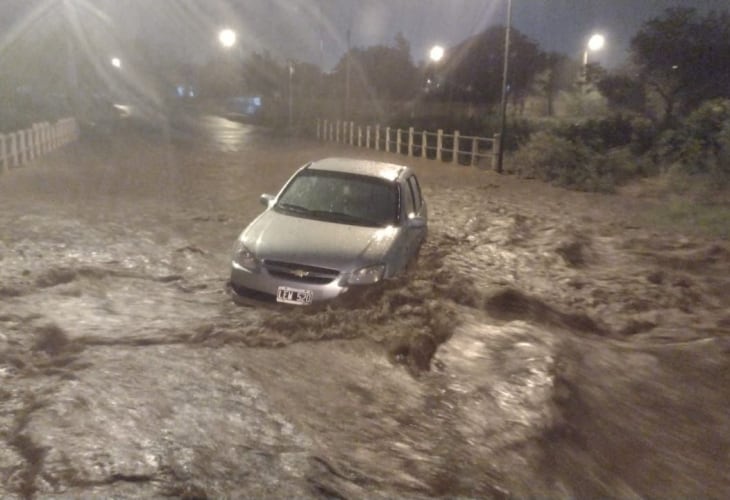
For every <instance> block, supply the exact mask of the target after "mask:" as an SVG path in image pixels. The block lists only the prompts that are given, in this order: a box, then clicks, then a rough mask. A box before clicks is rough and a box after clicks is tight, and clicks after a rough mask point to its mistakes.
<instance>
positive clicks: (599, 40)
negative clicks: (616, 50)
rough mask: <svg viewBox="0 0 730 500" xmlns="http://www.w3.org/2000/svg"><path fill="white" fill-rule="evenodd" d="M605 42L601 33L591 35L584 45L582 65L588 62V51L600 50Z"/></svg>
mask: <svg viewBox="0 0 730 500" xmlns="http://www.w3.org/2000/svg"><path fill="white" fill-rule="evenodd" d="M605 44H606V38H605V37H604V36H603V35H601V34H599V33H596V34H595V35H593V36H591V38H590V39H589V40H588V45H586V50H585V52H583V66H586V65H587V64H588V52H595V51H597V50H601V49H602V48H603V46H604V45H605Z"/></svg>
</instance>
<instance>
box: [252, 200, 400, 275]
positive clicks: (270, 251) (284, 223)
mask: <svg viewBox="0 0 730 500" xmlns="http://www.w3.org/2000/svg"><path fill="white" fill-rule="evenodd" d="M397 233H398V230H397V228H395V227H385V228H380V227H362V226H351V225H347V224H337V223H335V222H325V221H319V220H314V219H307V218H302V217H295V216H291V215H285V214H281V213H278V212H276V211H274V210H271V209H270V210H267V211H265V212H264V213H262V214H261V215H260V216H259V217H258V218H257V219H256V220H254V221H253V222H252V223H251V224H250V225H249V226H248V227H247V228H246V229H245V230H244V231H243V233H241V236H240V239H241V240H242V241H243V242H244V244H245V245H246V247H247V248H248V249H249V250H251V251H252V252H253V253H254V255H256V257H257V258H258V259H269V260H280V261H286V262H296V263H298V264H307V265H312V266H318V267H326V268H330V269H337V270H340V271H348V270H354V269H356V268H359V267H363V266H367V265H371V264H377V263H381V262H383V259H384V258H385V256H386V254H387V253H388V250H389V249H390V248H391V246H392V244H393V241H394V240H395V238H396V236H397Z"/></svg>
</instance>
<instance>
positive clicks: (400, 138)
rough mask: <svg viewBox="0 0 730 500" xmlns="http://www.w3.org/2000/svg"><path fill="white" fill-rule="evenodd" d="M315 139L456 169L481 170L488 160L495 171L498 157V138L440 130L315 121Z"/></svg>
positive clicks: (497, 136)
mask: <svg viewBox="0 0 730 500" xmlns="http://www.w3.org/2000/svg"><path fill="white" fill-rule="evenodd" d="M317 139H318V140H322V141H331V142H337V143H341V144H348V145H350V146H355V147H359V148H367V149H375V150H377V151H385V152H392V153H396V154H403V155H407V156H413V157H421V158H430V159H435V160H437V161H443V162H450V163H455V164H460V165H471V166H481V163H482V162H481V160H482V159H488V160H489V162H490V163H489V165H490V167H491V168H492V169H495V168H496V166H497V157H498V155H499V134H495V135H494V137H476V136H468V135H461V134H460V133H459V131H458V130H455V131H454V132H453V133H451V134H446V133H444V131H443V130H441V129H439V130H437V131H436V132H429V131H427V130H418V131H417V130H415V129H414V128H413V127H409V128H407V129H401V128H395V129H394V128H391V127H381V126H380V125H366V126H362V125H355V123H354V122H351V121H349V122H348V121H341V120H317ZM465 147H466V149H463V148H465Z"/></svg>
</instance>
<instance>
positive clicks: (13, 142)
mask: <svg viewBox="0 0 730 500" xmlns="http://www.w3.org/2000/svg"><path fill="white" fill-rule="evenodd" d="M8 137H9V138H10V156H11V157H12V158H13V165H12V166H13V167H17V166H18V134H16V133H15V132H11V133H10V135H9V136H8Z"/></svg>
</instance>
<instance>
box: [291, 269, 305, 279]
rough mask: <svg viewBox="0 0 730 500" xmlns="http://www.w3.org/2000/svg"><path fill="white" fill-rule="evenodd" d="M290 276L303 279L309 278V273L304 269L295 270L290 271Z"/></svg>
mask: <svg viewBox="0 0 730 500" xmlns="http://www.w3.org/2000/svg"><path fill="white" fill-rule="evenodd" d="M292 274H293V275H294V276H297V277H299V278H305V277H307V276H309V271H305V270H304V269H295V270H293V271H292Z"/></svg>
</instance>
